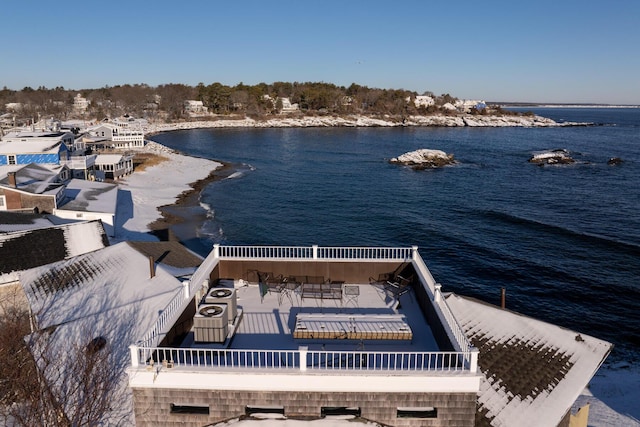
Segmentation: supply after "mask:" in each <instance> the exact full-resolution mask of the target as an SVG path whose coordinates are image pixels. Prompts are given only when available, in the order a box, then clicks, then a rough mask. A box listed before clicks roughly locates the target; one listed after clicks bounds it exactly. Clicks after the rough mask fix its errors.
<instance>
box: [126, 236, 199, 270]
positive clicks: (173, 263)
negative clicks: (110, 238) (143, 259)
mask: <svg viewBox="0 0 640 427" xmlns="http://www.w3.org/2000/svg"><path fill="white" fill-rule="evenodd" d="M128 243H129V245H130V246H132V247H134V248H135V249H136V250H137V251H139V252H140V253H142V254H144V255H146V256H148V257H149V256H151V257H153V259H154V260H155V262H159V263H162V264H164V265H165V266H169V267H175V268H198V267H199V266H200V264H202V261H203V260H204V258H202V257H201V256H200V255H197V254H196V253H195V252H192V251H190V250H189V249H188V248H186V247H185V246H184V245H182V244H181V243H179V242H176V241H171V242H128Z"/></svg>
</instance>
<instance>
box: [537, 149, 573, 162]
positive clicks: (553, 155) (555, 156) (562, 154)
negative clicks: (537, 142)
mask: <svg viewBox="0 0 640 427" xmlns="http://www.w3.org/2000/svg"><path fill="white" fill-rule="evenodd" d="M529 162H530V163H535V164H538V165H568V164H572V163H575V162H576V161H575V160H574V159H573V157H571V156H570V155H569V151H567V150H565V149H563V148H560V149H556V150H550V151H542V152H539V153H535V154H534V155H533V156H531V157H530V158H529Z"/></svg>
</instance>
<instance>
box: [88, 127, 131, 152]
mask: <svg viewBox="0 0 640 427" xmlns="http://www.w3.org/2000/svg"><path fill="white" fill-rule="evenodd" d="M87 133H88V134H89V136H90V137H94V138H105V140H106V142H105V146H109V147H111V148H115V149H131V148H142V147H144V132H143V131H142V129H141V128H140V129H136V128H135V127H132V126H126V125H125V124H123V123H101V124H99V125H96V126H93V127H91V128H89V129H87Z"/></svg>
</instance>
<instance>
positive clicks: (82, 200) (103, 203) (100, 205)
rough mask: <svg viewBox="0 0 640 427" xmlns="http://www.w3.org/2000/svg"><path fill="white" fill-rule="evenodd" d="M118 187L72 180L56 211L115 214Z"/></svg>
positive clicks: (103, 183)
mask: <svg viewBox="0 0 640 427" xmlns="http://www.w3.org/2000/svg"><path fill="white" fill-rule="evenodd" d="M117 205H118V186H117V185H116V184H108V183H105V182H97V181H87V180H84V179H72V180H71V181H69V183H68V184H67V186H66V190H65V193H64V199H63V200H62V202H61V203H60V204H59V206H58V209H60V210H66V211H81V212H100V213H111V214H115V213H116V208H117Z"/></svg>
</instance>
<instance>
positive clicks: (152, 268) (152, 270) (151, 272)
mask: <svg viewBox="0 0 640 427" xmlns="http://www.w3.org/2000/svg"><path fill="white" fill-rule="evenodd" d="M155 267H156V266H155V264H154V262H153V257H152V256H149V278H150V279H153V278H154V277H155V275H156V268H155Z"/></svg>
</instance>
